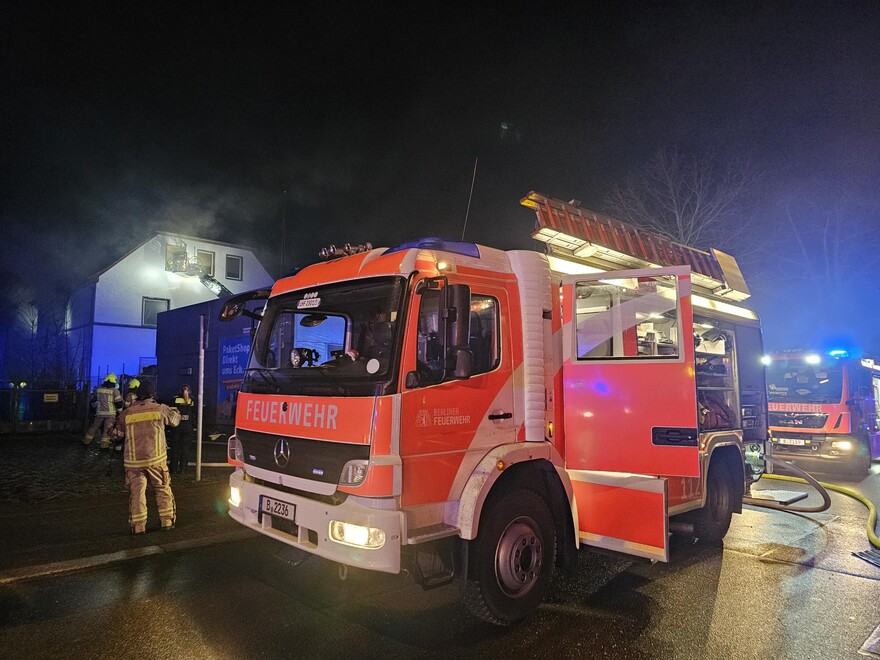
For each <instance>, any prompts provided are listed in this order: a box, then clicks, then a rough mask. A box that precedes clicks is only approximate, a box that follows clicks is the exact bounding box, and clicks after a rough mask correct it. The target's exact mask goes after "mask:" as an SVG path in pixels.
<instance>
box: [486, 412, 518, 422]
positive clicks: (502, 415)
mask: <svg viewBox="0 0 880 660" xmlns="http://www.w3.org/2000/svg"><path fill="white" fill-rule="evenodd" d="M511 417H513V413H509V412H506V413H497V414H493V415H489V419H491V420H493V421H494V420H496V419H510V418H511Z"/></svg>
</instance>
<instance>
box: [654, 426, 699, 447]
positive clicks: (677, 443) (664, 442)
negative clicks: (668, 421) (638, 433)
mask: <svg viewBox="0 0 880 660" xmlns="http://www.w3.org/2000/svg"><path fill="white" fill-rule="evenodd" d="M699 437H700V436H699V432H698V431H697V429H695V428H689V427H669V426H655V427H654V428H652V429H651V443H652V444H654V445H659V446H671V447H696V446H698V445H699Z"/></svg>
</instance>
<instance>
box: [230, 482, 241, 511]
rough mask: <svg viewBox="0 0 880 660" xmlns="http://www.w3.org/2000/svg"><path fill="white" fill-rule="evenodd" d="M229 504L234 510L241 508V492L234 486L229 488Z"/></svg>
mask: <svg viewBox="0 0 880 660" xmlns="http://www.w3.org/2000/svg"><path fill="white" fill-rule="evenodd" d="M229 503H230V504H231V505H232V506H234V507H235V508H236V509H237V508H238V507H240V506H241V491H240V490H239V489H238V488H236V487H235V486H231V487H230V488H229Z"/></svg>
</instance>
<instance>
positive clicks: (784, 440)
mask: <svg viewBox="0 0 880 660" xmlns="http://www.w3.org/2000/svg"><path fill="white" fill-rule="evenodd" d="M779 444H780V445H798V446H799V447H803V446H804V445H805V444H807V441H806V440H803V439H801V438H779Z"/></svg>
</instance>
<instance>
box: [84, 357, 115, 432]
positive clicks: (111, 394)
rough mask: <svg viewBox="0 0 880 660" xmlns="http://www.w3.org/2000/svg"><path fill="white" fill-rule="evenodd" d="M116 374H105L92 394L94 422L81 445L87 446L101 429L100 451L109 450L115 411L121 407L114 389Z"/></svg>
mask: <svg viewBox="0 0 880 660" xmlns="http://www.w3.org/2000/svg"><path fill="white" fill-rule="evenodd" d="M117 382H118V380H117V378H116V374H107V377H106V378H105V379H104V383H103V384H102V385H101V386H100V387H96V388H95V391H94V393H93V394H92V407H93V408H94V409H95V421H94V422H92V425H91V426H90V427H89V430H88V432H87V433H86V437H85V438H84V439H83V444H84V445H86V446H88V445H90V444H91V443H92V440H94V439H95V433H96V432H97V431H98V429H99V428H100V429H101V449H109V448H110V432H111V431H112V429H113V422H115V421H116V411H117V409H119V408H121V407H122V395H121V394H120V393H119V390H118V389H116V384H117Z"/></svg>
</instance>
